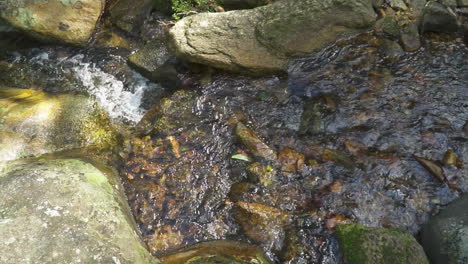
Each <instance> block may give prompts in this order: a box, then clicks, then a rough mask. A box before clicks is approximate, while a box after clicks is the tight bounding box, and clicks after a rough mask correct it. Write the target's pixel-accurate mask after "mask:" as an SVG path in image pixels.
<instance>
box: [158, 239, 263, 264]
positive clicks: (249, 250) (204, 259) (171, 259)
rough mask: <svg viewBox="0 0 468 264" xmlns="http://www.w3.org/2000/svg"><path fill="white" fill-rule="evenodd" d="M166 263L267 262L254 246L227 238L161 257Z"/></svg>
mask: <svg viewBox="0 0 468 264" xmlns="http://www.w3.org/2000/svg"><path fill="white" fill-rule="evenodd" d="M161 260H162V261H163V263H166V264H189V263H190V264H268V263H270V261H268V259H267V257H266V256H265V254H264V253H263V252H262V250H261V249H260V248H258V247H256V246H253V245H249V244H243V243H239V242H234V241H229V240H217V241H211V242H203V243H199V244H195V245H193V246H190V247H187V248H185V249H182V250H179V251H177V252H175V253H173V254H170V255H166V256H163V257H162V258H161Z"/></svg>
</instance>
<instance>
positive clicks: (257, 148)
mask: <svg viewBox="0 0 468 264" xmlns="http://www.w3.org/2000/svg"><path fill="white" fill-rule="evenodd" d="M236 136H237V137H238V138H239V141H240V142H241V143H242V145H244V146H245V147H246V148H247V149H248V150H249V152H251V153H252V155H254V156H255V157H257V158H261V159H265V160H268V161H274V160H276V153H275V151H274V150H273V149H271V148H270V147H269V146H268V145H267V144H265V143H264V142H263V141H262V140H261V139H260V138H259V137H258V136H257V135H255V133H254V132H253V131H252V130H250V128H248V127H246V126H245V125H244V124H242V123H238V124H237V127H236Z"/></svg>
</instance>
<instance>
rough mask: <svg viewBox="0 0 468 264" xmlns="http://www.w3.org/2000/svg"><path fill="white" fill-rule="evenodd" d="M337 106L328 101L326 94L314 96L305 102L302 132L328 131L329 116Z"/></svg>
mask: <svg viewBox="0 0 468 264" xmlns="http://www.w3.org/2000/svg"><path fill="white" fill-rule="evenodd" d="M334 110H335V106H333V105H330V104H329V103H327V99H326V96H320V97H317V98H313V99H311V100H310V101H308V102H306V103H305V104H304V111H303V113H302V116H301V125H300V127H299V133H300V134H310V135H314V134H319V133H324V132H325V131H326V123H327V120H326V118H327V116H329V115H330V114H332V113H333V112H334Z"/></svg>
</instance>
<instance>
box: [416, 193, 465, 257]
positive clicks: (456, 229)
mask: <svg viewBox="0 0 468 264" xmlns="http://www.w3.org/2000/svg"><path fill="white" fill-rule="evenodd" d="M467 206H468V196H466V195H465V196H464V197H462V198H460V199H459V200H457V201H455V202H453V203H451V204H449V205H448V206H447V207H446V208H445V209H443V210H442V211H441V212H440V213H439V214H438V215H436V216H435V217H433V218H432V219H431V220H430V221H429V222H428V223H427V225H426V226H424V228H423V229H422V231H421V241H422V245H423V246H424V249H425V251H426V253H427V255H428V257H429V259H430V260H431V263H433V264H442V263H443V264H455V263H466V262H467V261H468V211H467V210H466V208H467Z"/></svg>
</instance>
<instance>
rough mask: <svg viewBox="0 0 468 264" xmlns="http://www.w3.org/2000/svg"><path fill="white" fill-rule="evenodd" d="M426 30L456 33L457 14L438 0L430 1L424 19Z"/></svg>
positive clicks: (423, 26) (423, 24) (423, 23)
mask: <svg viewBox="0 0 468 264" xmlns="http://www.w3.org/2000/svg"><path fill="white" fill-rule="evenodd" d="M422 30H423V31H424V32H441V33H455V32H457V31H458V21H457V15H456V14H455V13H454V12H453V11H452V10H449V9H448V8H447V7H446V6H444V5H442V4H441V3H438V2H430V3H428V4H427V5H426V7H425V9H424V16H423V19H422Z"/></svg>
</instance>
